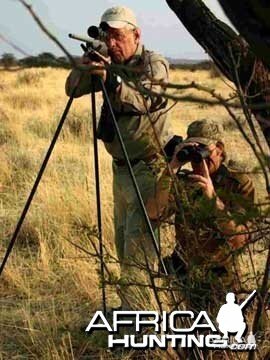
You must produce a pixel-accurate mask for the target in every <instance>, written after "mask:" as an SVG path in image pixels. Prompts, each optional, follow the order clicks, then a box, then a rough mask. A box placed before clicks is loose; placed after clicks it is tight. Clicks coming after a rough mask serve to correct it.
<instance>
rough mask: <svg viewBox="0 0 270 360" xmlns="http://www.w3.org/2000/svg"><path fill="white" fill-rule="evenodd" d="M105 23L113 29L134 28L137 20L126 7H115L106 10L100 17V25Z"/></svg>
mask: <svg viewBox="0 0 270 360" xmlns="http://www.w3.org/2000/svg"><path fill="white" fill-rule="evenodd" d="M102 23H106V24H108V25H109V26H110V27H112V28H115V29H121V28H123V27H130V28H136V27H137V20H136V16H135V15H134V13H133V11H132V10H130V9H129V8H128V7H126V6H115V7H112V8H110V9H107V10H106V11H105V13H104V14H103V15H102V17H101V21H100V24H102Z"/></svg>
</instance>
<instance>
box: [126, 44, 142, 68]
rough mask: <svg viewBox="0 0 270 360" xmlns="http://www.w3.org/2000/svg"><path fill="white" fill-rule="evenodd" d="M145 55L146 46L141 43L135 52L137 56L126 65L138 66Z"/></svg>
mask: <svg viewBox="0 0 270 360" xmlns="http://www.w3.org/2000/svg"><path fill="white" fill-rule="evenodd" d="M143 54H144V46H143V45H142V44H141V43H139V44H138V47H137V49H136V51H135V54H134V55H133V56H132V58H131V59H130V60H129V61H128V62H127V63H126V64H125V65H129V66H132V65H138V63H139V62H140V60H141V58H142V57H143Z"/></svg>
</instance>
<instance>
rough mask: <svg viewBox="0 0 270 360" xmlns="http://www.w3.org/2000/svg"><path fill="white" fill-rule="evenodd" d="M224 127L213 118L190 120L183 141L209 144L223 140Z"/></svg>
mask: <svg viewBox="0 0 270 360" xmlns="http://www.w3.org/2000/svg"><path fill="white" fill-rule="evenodd" d="M223 133H224V127H223V125H222V124H221V123H220V122H217V121H214V120H208V119H203V120H197V121H194V122H192V123H191V124H190V125H189V127H188V129H187V138H186V139H185V141H184V142H197V143H199V144H203V145H207V146H208V145H211V144H213V143H216V142H217V141H221V142H223V140H222V138H223Z"/></svg>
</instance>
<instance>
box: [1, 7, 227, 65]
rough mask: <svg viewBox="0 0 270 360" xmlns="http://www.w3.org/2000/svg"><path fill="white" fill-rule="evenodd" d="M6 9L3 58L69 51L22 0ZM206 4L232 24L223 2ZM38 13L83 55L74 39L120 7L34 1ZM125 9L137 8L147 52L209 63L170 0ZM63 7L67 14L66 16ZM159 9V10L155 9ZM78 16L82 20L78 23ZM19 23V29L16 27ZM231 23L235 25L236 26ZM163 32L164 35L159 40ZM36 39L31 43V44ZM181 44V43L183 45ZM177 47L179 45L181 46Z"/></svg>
mask: <svg viewBox="0 0 270 360" xmlns="http://www.w3.org/2000/svg"><path fill="white" fill-rule="evenodd" d="M2 1H3V2H4V4H3V5H4V6H3V9H4V11H2V12H1V14H0V24H1V25H0V56H2V55H3V54H4V53H12V54H13V55H14V56H15V57H16V58H18V59H19V58H22V57H24V56H25V55H26V54H27V55H28V56H37V55H38V54H40V53H43V52H50V53H52V54H54V55H55V56H58V57H59V56H63V55H64V53H63V52H62V51H60V49H59V48H58V47H57V46H56V45H55V44H54V43H53V42H52V41H51V40H50V39H49V38H48V37H47V36H46V35H45V34H44V33H42V31H41V30H40V29H39V28H38V25H37V24H36V23H35V22H34V20H33V19H32V18H31V16H30V14H28V13H27V11H26V9H24V8H23V6H22V5H21V4H20V3H19V2H18V1H11V0H2ZM204 3H205V4H206V5H207V6H208V7H209V8H210V10H211V11H213V13H214V14H215V15H216V16H217V17H218V18H219V19H221V20H223V21H225V22H226V23H228V24H230V22H229V20H228V19H227V17H226V16H225V14H224V12H223V11H222V9H221V7H220V5H219V4H218V2H217V0H205V1H204ZM32 4H33V9H34V11H35V12H36V13H37V15H38V16H39V17H40V18H41V19H42V21H43V22H44V24H45V25H46V27H48V29H49V30H50V31H51V32H52V33H53V34H54V35H55V36H56V37H57V38H58V39H59V40H60V42H61V43H62V44H63V45H64V46H65V47H66V49H67V50H68V51H69V52H70V53H71V54H73V55H74V56H78V55H80V54H81V48H80V46H79V43H78V42H76V41H72V40H71V39H69V38H68V33H69V32H73V33H77V34H81V35H84V36H85V35H86V29H87V27H88V26H89V25H91V24H98V23H99V19H100V16H101V14H102V13H103V12H104V10H105V9H106V8H108V7H112V6H114V5H116V4H119V2H118V1H114V0H100V1H99V3H97V4H95V9H94V11H92V12H91V11H89V10H91V6H89V3H88V2H86V1H85V0H77V2H76V4H74V3H73V2H69V3H68V4H67V3H66V1H65V2H64V0H58V1H57V2H55V1H54V0H47V1H46V3H45V2H44V1H42V0H36V1H35V2H34V1H32ZM121 5H124V6H128V7H130V8H131V9H133V10H134V12H135V14H136V16H137V18H138V22H139V24H140V27H141V29H142V33H143V40H142V42H143V43H144V44H145V45H146V47H147V48H149V49H153V50H155V51H157V52H160V53H162V54H163V55H164V56H166V57H167V58H172V59H185V60H206V59H207V58H208V55H207V54H206V53H205V52H204V50H203V49H202V48H201V46H200V45H199V44H198V43H197V42H196V41H195V40H194V39H193V38H192V36H191V35H190V34H189V33H188V31H187V30H186V29H185V27H184V26H183V25H182V24H181V22H180V21H179V19H178V18H177V16H176V15H175V14H174V13H173V12H172V11H171V9H170V8H169V6H168V5H167V3H166V1H165V0H163V1H161V0H160V1H158V2H157V1H156V0H149V1H148V2H145V1H144V0H137V1H135V0H124V1H121ZM63 9H65V12H64V14H63ZM153 9H155V10H154V11H153ZM74 14H78V16H76V17H75V19H74ZM13 24H16V27H14V26H13ZM230 25H231V24H230ZM157 32H158V35H159V36H156V34H157ZM1 35H2V36H3V37H5V38H6V39H7V40H8V41H10V42H11V43H13V44H15V45H16V46H17V47H19V48H20V49H22V50H23V51H24V52H25V54H24V55H22V54H21V53H20V52H19V51H16V50H15V49H13V48H12V47H11V46H10V45H8V44H7V43H6V42H4V40H3V38H1ZM29 40H30V41H29ZM179 40H181V43H180V45H179V44H178V41H179ZM176 43H177V46H176Z"/></svg>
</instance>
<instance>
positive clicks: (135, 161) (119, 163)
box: [113, 154, 158, 166]
mask: <svg viewBox="0 0 270 360" xmlns="http://www.w3.org/2000/svg"><path fill="white" fill-rule="evenodd" d="M157 159H158V155H157V154H154V155H151V156H148V157H147V158H144V159H132V160H130V164H131V166H135V165H137V164H138V163H139V162H140V161H144V162H145V163H146V164H148V163H150V162H152V161H154V160H157ZM113 161H114V163H115V165H117V166H126V165H127V162H126V160H125V159H115V158H114V159H113Z"/></svg>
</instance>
